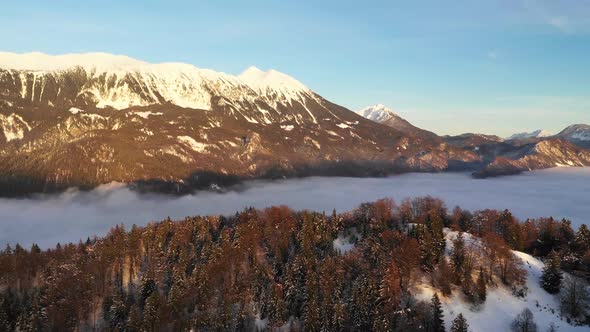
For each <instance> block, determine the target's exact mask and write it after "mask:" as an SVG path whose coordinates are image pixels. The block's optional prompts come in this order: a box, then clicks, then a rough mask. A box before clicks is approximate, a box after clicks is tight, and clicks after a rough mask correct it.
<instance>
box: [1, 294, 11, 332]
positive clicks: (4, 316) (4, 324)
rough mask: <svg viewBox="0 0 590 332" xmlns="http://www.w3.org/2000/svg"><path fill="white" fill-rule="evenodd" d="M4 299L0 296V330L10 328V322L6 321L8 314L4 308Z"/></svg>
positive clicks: (8, 329)
mask: <svg viewBox="0 0 590 332" xmlns="http://www.w3.org/2000/svg"><path fill="white" fill-rule="evenodd" d="M4 307H5V306H4V299H2V298H0V331H10V330H12V328H11V326H10V322H9V321H8V314H7V313H6V310H5V309H4Z"/></svg>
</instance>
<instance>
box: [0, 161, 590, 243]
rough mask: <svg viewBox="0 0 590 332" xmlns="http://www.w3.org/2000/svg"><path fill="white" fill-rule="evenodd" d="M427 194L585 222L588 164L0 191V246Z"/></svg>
mask: <svg viewBox="0 0 590 332" xmlns="http://www.w3.org/2000/svg"><path fill="white" fill-rule="evenodd" d="M426 195H431V196H435V197H439V198H441V199H443V200H444V201H445V202H446V204H447V206H448V207H449V208H452V207H454V206H455V205H460V206H461V207H463V208H467V209H471V210H475V209H484V208H495V209H505V208H506V209H510V210H511V211H512V212H513V213H514V214H515V215H516V216H517V217H519V218H522V219H524V218H527V217H531V218H532V217H541V216H553V217H556V218H564V217H565V218H568V219H571V220H572V222H573V224H574V226H576V227H577V226H578V225H580V224H582V223H587V224H590V168H555V169H549V170H543V171H534V172H527V173H524V174H522V175H517V176H507V177H499V178H490V179H483V180H482V179H473V178H471V177H470V176H469V174H465V173H440V174H416V173H412V174H405V175H398V176H392V177H388V178H344V177H329V178H325V177H311V178H304V179H289V180H280V181H273V182H268V181H252V182H248V183H246V184H245V187H242V189H241V190H239V191H229V192H224V193H218V192H209V191H203V192H198V193H196V194H194V195H187V196H182V197H176V196H167V195H155V194H150V195H139V194H137V193H135V192H132V191H130V190H129V189H127V188H126V187H124V186H121V185H106V186H101V187H99V188H97V189H95V190H93V191H90V192H78V191H75V190H71V191H68V192H65V193H62V194H59V195H47V196H43V197H39V198H33V199H0V246H2V247H3V246H5V245H6V244H7V243H11V244H14V243H16V242H18V243H20V244H21V245H24V246H25V247H29V246H30V245H31V244H32V243H37V244H39V245H40V246H41V247H44V248H47V247H53V246H55V244H56V243H58V242H61V243H64V242H77V241H78V240H80V239H86V238H87V237H88V236H93V235H99V236H100V235H104V234H106V232H107V231H108V230H109V228H110V227H112V226H113V225H116V224H121V223H122V224H124V225H126V226H127V227H130V226H131V225H132V224H137V225H145V224H146V223H148V222H151V221H159V220H162V219H164V218H166V217H168V216H170V217H171V218H173V219H174V218H176V219H179V218H184V217H185V216H192V215H208V214H232V213H235V212H236V211H239V210H241V209H243V208H245V207H248V206H253V207H256V208H264V207H267V206H271V205H280V204H286V205H289V206H290V207H292V208H293V209H298V210H299V209H308V210H316V211H326V212H331V211H332V209H334V208H335V209H336V210H338V211H347V210H351V209H353V208H355V207H356V206H358V205H359V204H360V203H362V202H367V201H374V200H376V199H379V198H383V197H392V198H393V199H394V200H396V201H398V202H399V201H401V200H402V199H404V198H406V197H418V196H426Z"/></svg>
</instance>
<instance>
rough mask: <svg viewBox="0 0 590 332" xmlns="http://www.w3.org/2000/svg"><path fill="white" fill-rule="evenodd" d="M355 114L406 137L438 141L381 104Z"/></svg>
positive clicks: (432, 134)
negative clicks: (401, 133) (399, 132)
mask: <svg viewBox="0 0 590 332" xmlns="http://www.w3.org/2000/svg"><path fill="white" fill-rule="evenodd" d="M357 113H358V114H359V115H361V116H363V117H365V118H367V119H369V120H371V121H374V122H377V123H381V124H384V125H386V126H389V127H391V128H395V129H396V130H399V131H401V132H403V133H405V134H407V135H411V136H420V137H423V138H428V139H439V138H438V136H437V135H436V134H434V133H432V132H430V131H427V130H424V129H420V128H418V127H416V126H414V125H412V124H411V123H410V122H408V121H407V120H405V119H404V118H402V117H401V116H399V115H397V114H396V113H395V112H394V111H393V110H392V109H390V108H388V107H387V106H385V105H383V104H376V105H372V106H368V107H365V108H363V109H361V110H359V111H357Z"/></svg>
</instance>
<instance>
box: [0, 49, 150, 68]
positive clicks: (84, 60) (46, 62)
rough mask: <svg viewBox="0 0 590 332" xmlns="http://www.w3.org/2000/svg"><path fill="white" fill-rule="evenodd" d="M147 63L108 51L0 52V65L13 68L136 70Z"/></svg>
mask: <svg viewBox="0 0 590 332" xmlns="http://www.w3.org/2000/svg"><path fill="white" fill-rule="evenodd" d="M146 65H148V63H147V62H143V61H139V60H136V59H133V58H130V57H128V56H124V55H113V54H109V53H100V52H96V53H78V54H64V55H49V54H44V53H40V52H31V53H23V54H19V53H11V52H0V67H1V68H6V69H15V70H35V71H56V70H64V69H68V68H72V67H84V68H100V69H102V70H137V69H139V68H141V67H144V66H146Z"/></svg>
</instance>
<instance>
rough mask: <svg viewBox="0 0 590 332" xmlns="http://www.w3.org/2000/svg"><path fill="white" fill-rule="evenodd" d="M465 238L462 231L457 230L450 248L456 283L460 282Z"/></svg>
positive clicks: (463, 261) (463, 263) (462, 270)
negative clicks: (457, 233)
mask: <svg viewBox="0 0 590 332" xmlns="http://www.w3.org/2000/svg"><path fill="white" fill-rule="evenodd" d="M465 256H466V251H465V239H464V238H463V233H462V232H459V235H457V237H456V238H455V239H454V240H453V249H452V250H451V265H452V266H453V270H454V272H455V281H456V282H457V284H459V283H460V282H461V277H462V276H463V274H464V273H463V272H464V267H465Z"/></svg>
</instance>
